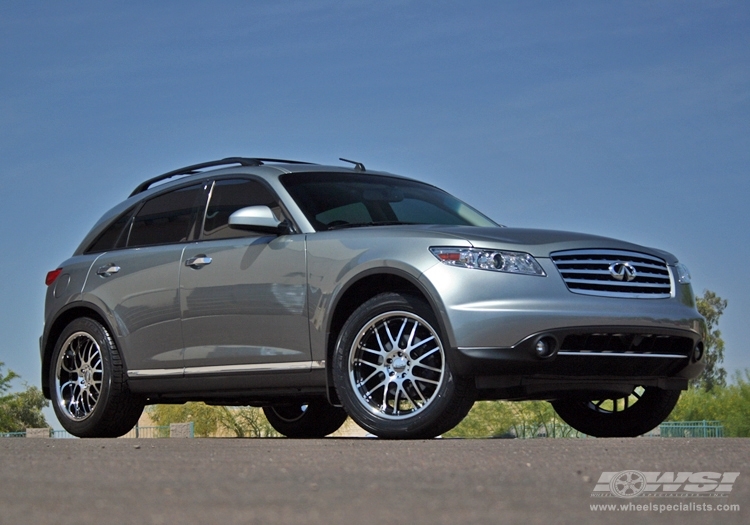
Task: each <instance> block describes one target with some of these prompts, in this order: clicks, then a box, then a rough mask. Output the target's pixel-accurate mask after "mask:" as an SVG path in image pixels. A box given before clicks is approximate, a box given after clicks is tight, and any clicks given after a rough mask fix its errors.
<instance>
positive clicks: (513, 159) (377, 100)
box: [0, 0, 750, 387]
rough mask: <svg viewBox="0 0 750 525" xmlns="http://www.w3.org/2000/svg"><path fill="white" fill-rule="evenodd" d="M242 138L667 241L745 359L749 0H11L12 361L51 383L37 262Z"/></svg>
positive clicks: (1, 139) (248, 145)
mask: <svg viewBox="0 0 750 525" xmlns="http://www.w3.org/2000/svg"><path fill="white" fill-rule="evenodd" d="M231 155H244V156H267V157H282V158H295V159H300V160H308V161H312V162H320V163H336V162H337V159H338V157H346V158H351V159H356V160H358V161H361V162H364V163H365V165H366V166H367V167H368V168H372V169H380V170H386V171H393V172H397V173H401V174H404V175H409V176H413V177H415V178H419V179H422V180H426V181H428V182H431V183H433V184H437V185H438V186H441V187H443V188H445V189H447V190H449V191H451V192H452V193H454V194H456V195H457V196H459V197H460V198H462V199H464V200H466V201H468V202H469V203H471V204H473V205H475V206H476V207H478V208H479V209H481V210H483V211H484V212H486V213H487V214H488V215H490V216H491V217H493V218H494V219H496V220H497V221H499V222H501V223H503V224H507V225H512V226H527V227H539V228H554V229H563V230H574V231H584V232H590V233H596V234H600V235H607V236H612V237H618V238H623V239H626V240H629V241H633V242H637V243H640V244H644V245H648V246H655V247H659V248H662V249H666V250H669V251H671V252H673V253H675V254H676V255H677V256H678V257H679V258H680V260H681V261H682V262H684V263H686V264H687V265H688V267H689V268H690V269H691V271H692V274H693V283H694V287H695V289H696V291H697V292H699V293H700V292H702V291H703V290H704V289H711V290H714V291H715V292H717V293H718V294H719V295H720V296H722V297H724V298H726V299H727V300H728V301H729V308H728V309H727V311H726V313H725V315H724V317H723V318H722V321H721V329H722V332H723V336H724V339H725V341H726V345H727V349H726V359H725V363H724V364H725V367H726V368H727V369H728V370H729V371H730V373H731V372H732V371H735V370H740V369H744V368H750V349H748V344H747V341H749V340H750V323H749V322H748V321H747V318H748V314H750V277H748V272H747V268H748V267H750V243H749V242H748V241H750V234H749V233H748V228H749V227H750V212H748V200H750V181H749V179H750V173H748V166H750V4H749V3H747V2H744V1H740V2H721V1H711V2H689V1H687V2H686V1H680V2H677V1H675V2H671V1H660V2H653V1H632V2H599V1H591V2H557V1H537V2H534V1H530V2H496V1H471V0H466V1H464V2H444V1H350V2H341V1H312V0H311V1H289V2H283V1H280V0H274V1H257V0H254V1H237V2H233V1H220V0H219V1H214V2H191V1H180V2H170V1H161V2H139V1H131V2H100V1H80V2H77V1H71V2H52V1H50V2H41V1H33V0H29V1H26V2H20V1H14V0H9V1H6V2H2V3H1V4H0V159H1V160H2V162H1V163H0V181H2V185H3V192H2V194H1V196H0V199H1V200H0V203H1V205H0V220H2V224H5V225H6V228H4V231H3V234H2V236H1V237H0V246H1V247H2V253H3V254H4V256H5V261H6V265H5V267H6V271H5V278H4V279H2V281H1V284H0V286H1V288H0V298H1V299H2V301H0V308H2V314H1V315H0V328H1V329H2V333H3V334H4V344H3V345H2V347H0V361H4V362H5V363H6V366H7V367H9V368H11V369H13V370H15V371H16V372H18V373H19V374H20V375H21V376H22V377H23V379H25V380H26V381H27V382H28V383H29V384H39V381H40V379H39V371H40V362H39V353H38V337H39V335H40V333H41V330H42V310H43V301H44V293H45V290H44V282H43V281H44V276H45V274H46V272H47V271H48V270H51V269H54V268H55V267H57V265H58V264H59V263H60V262H62V261H63V260H64V259H66V258H67V257H68V256H69V255H70V254H71V253H72V251H73V250H74V249H75V247H76V246H77V245H78V243H79V242H80V240H81V239H82V238H83V236H84V234H85V233H86V232H87V231H88V229H89V228H90V227H91V226H92V225H93V223H94V222H95V221H96V220H97V219H98V218H99V217H100V216H101V214H102V213H104V212H105V211H106V210H107V209H109V208H111V207H112V206H114V205H115V204H116V203H118V202H119V201H121V200H122V199H123V198H125V197H126V196H127V195H128V194H129V193H130V191H131V190H132V189H133V188H134V187H135V186H136V185H137V184H138V183H139V182H141V181H142V180H145V179H147V178H150V177H152V176H154V175H158V174H159V173H162V172H165V171H169V170H171V169H174V168H176V167H180V166H184V165H188V164H191V163H196V162H202V161H205V160H211V159H215V158H221V157H225V156H231ZM18 386H19V387H20V383H18Z"/></svg>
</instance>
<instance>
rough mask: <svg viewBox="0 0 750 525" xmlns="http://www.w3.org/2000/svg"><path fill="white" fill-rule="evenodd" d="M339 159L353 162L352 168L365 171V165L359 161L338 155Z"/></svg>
mask: <svg viewBox="0 0 750 525" xmlns="http://www.w3.org/2000/svg"><path fill="white" fill-rule="evenodd" d="M339 160H343V161H344V162H349V163H351V164H354V169H355V170H357V171H367V170H366V169H365V165H364V164H362V163H361V162H357V161H355V160H349V159H345V158H343V157H339Z"/></svg>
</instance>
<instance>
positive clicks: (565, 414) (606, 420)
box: [552, 386, 681, 437]
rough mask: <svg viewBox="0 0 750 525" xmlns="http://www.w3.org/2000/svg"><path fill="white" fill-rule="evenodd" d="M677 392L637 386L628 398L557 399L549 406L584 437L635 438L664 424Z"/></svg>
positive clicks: (678, 393)
mask: <svg viewBox="0 0 750 525" xmlns="http://www.w3.org/2000/svg"><path fill="white" fill-rule="evenodd" d="M680 393H681V392H680V390H663V389H661V388H656V387H650V386H647V387H636V388H634V389H633V392H632V393H631V394H630V395H629V396H621V397H611V398H604V399H597V400H589V399H581V398H580V397H579V398H569V399H559V400H557V401H553V402H552V407H553V408H554V409H555V412H557V414H558V415H559V416H560V417H561V418H562V419H563V421H565V422H566V423H567V424H569V425H570V426H571V427H573V428H575V429H576V430H578V431H579V432H583V433H584V434H588V435H590V436H595V437H636V436H640V435H642V434H645V433H646V432H648V431H650V430H652V429H653V428H655V427H656V426H658V425H659V424H660V423H661V422H662V421H664V420H665V419H666V418H667V416H669V414H670V413H671V412H672V409H673V408H674V407H675V405H676V404H677V400H678V399H679V398H680Z"/></svg>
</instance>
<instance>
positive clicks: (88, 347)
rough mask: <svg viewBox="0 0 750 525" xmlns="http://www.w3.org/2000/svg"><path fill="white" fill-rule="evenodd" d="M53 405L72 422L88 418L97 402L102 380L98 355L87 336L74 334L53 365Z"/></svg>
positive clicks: (100, 353)
mask: <svg viewBox="0 0 750 525" xmlns="http://www.w3.org/2000/svg"><path fill="white" fill-rule="evenodd" d="M55 372H56V381H55V387H56V388H57V403H58V406H59V408H60V410H61V411H62V412H63V414H65V415H66V416H67V417H68V418H70V419H72V420H74V421H82V420H84V419H86V418H87V417H89V416H90V415H91V413H92V412H93V411H94V408H95V407H96V403H97V402H98V401H99V396H100V395H101V391H102V381H103V378H104V362H103V361H102V352H101V348H100V347H99V344H98V343H97V342H96V340H95V339H94V338H93V337H92V336H91V335H90V334H88V333H87V332H75V333H73V334H72V335H70V337H68V338H67V339H66V340H65V342H64V343H63V345H62V350H61V351H60V354H59V357H58V358H57V364H56V365H55Z"/></svg>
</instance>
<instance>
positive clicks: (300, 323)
mask: <svg viewBox="0 0 750 525" xmlns="http://www.w3.org/2000/svg"><path fill="white" fill-rule="evenodd" d="M209 199H210V200H209V203H208V207H207V209H206V217H205V221H204V225H203V228H202V232H201V238H200V240H199V241H197V242H194V243H191V244H189V245H188V246H187V247H186V249H185V251H184V253H183V256H182V263H181V272H180V298H181V312H182V333H183V339H184V343H185V354H184V356H185V358H184V365H185V373H186V376H187V375H191V374H203V373H242V372H253V371H292V370H309V369H310V338H309V327H308V318H307V295H306V294H307V291H306V290H307V285H306V273H305V239H304V235H283V236H276V235H269V234H267V233H266V234H264V233H258V232H252V231H243V230H239V229H234V228H230V227H229V225H228V220H229V215H231V214H232V213H233V212H234V211H236V210H238V209H240V208H244V207H247V206H254V205H265V206H269V207H270V208H271V209H272V210H274V213H277V214H280V213H281V211H280V208H279V206H278V202H277V200H276V198H275V196H274V195H273V194H272V192H271V191H270V190H269V189H268V188H267V187H266V186H265V185H264V184H263V183H261V182H260V181H257V180H253V179H240V178H238V179H228V180H217V181H216V182H215V183H214V185H213V188H212V190H211V192H210V197H209Z"/></svg>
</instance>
